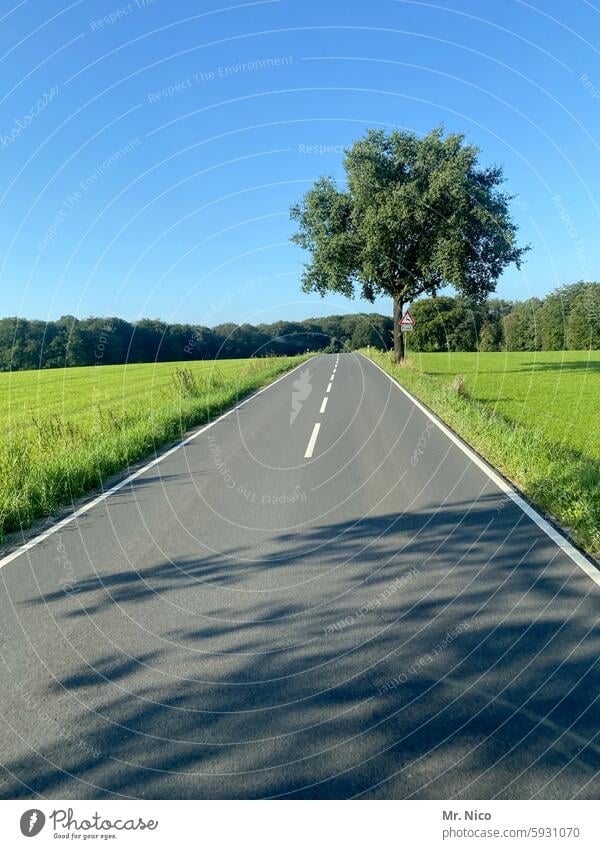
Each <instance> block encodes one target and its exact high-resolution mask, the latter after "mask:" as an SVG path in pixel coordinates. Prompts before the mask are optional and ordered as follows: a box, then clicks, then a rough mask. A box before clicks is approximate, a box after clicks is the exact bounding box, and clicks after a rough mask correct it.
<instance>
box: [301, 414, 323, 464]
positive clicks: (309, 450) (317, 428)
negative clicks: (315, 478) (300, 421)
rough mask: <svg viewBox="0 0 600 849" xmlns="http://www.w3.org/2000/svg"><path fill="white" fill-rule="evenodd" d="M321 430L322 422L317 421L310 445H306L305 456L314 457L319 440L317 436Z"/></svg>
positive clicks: (309, 441)
mask: <svg viewBox="0 0 600 849" xmlns="http://www.w3.org/2000/svg"><path fill="white" fill-rule="evenodd" d="M320 430H321V422H317V423H316V425H315V426H314V427H313V432H312V433H311V435H310V439H309V440H308V445H307V446H306V452H305V454H304V457H305V458H309V457H312V455H313V451H314V450H315V445H316V442H317V436H318V435H319V431H320Z"/></svg>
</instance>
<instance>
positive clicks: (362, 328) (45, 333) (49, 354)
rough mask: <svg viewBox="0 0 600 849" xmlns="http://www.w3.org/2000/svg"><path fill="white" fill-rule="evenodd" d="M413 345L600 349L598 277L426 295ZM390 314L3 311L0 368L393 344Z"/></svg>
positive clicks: (415, 308)
mask: <svg viewBox="0 0 600 849" xmlns="http://www.w3.org/2000/svg"><path fill="white" fill-rule="evenodd" d="M411 312H412V315H413V317H414V319H415V322H416V328H415V330H414V331H413V332H412V333H407V334H406V337H407V344H408V348H409V350H413V351H422V352H431V351H505V350H508V351H557V350H586V349H600V283H596V282H583V281H581V282H578V283H574V284H571V285H568V286H561V287H560V288H558V289H556V290H555V291H553V292H551V293H550V294H549V295H547V296H546V297H545V298H529V299H528V300H524V301H508V300H502V299H499V298H490V299H488V300H486V301H484V302H482V303H471V302H469V301H467V300H465V299H463V298H460V297H448V296H441V295H440V296H438V297H435V298H423V299H420V300H418V301H416V302H415V303H413V305H412V306H411ZM392 326H393V325H392V319H391V318H388V317H387V316H383V315H378V314H376V313H358V314H351V315H331V316H326V317H324V318H309V319H305V320H304V321H298V322H295V321H276V322H274V323H272V324H259V325H251V324H241V325H236V324H232V323H226V324H220V325H217V326H216V327H203V326H198V325H192V324H167V323H166V322H163V321H161V320H159V319H142V320H141V321H137V322H128V321H124V320H123V319H120V318H116V317H108V318H98V317H91V318H86V319H77V318H75V317H74V316H69V315H67V316H63V317H62V318H60V319H58V321H50V322H44V321H36V320H29V319H23V318H16V317H12V318H4V319H0V371H20V370H23V369H38V368H63V367H64V366H88V365H117V364H121V363H125V362H132V363H144V362H154V361H157V362H181V361H185V360H207V359H215V358H223V359H230V358H237V357H252V356H267V355H272V354H274V355H278V356H282V355H283V356H286V355H287V356H291V355H294V354H298V353H303V352H305V351H307V350H310V351H325V352H337V351H343V350H356V349H357V348H365V347H367V346H369V345H370V346H372V347H376V348H379V349H381V350H387V349H389V348H390V347H391V344H392Z"/></svg>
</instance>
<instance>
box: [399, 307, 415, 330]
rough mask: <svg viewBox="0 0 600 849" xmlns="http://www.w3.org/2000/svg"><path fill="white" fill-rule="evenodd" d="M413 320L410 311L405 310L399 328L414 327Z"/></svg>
mask: <svg viewBox="0 0 600 849" xmlns="http://www.w3.org/2000/svg"><path fill="white" fill-rule="evenodd" d="M414 326H415V320H414V318H413V317H412V315H411V312H410V310H406V312H405V313H404V315H403V316H402V319H401V321H400V327H414Z"/></svg>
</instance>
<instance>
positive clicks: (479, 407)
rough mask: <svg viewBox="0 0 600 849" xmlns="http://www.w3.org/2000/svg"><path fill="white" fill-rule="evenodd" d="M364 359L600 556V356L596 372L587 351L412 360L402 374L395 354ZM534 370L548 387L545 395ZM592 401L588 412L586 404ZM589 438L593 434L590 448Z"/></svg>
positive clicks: (595, 362) (435, 356)
mask: <svg viewBox="0 0 600 849" xmlns="http://www.w3.org/2000/svg"><path fill="white" fill-rule="evenodd" d="M362 353H364V354H366V355H367V356H369V357H370V358H371V359H372V360H374V362H376V363H378V364H379V365H380V366H381V367H382V368H383V369H385V371H387V372H388V373H389V374H391V375H392V376H393V377H394V378H395V379H396V380H397V381H398V383H400V384H402V385H403V386H404V387H406V389H408V390H409V392H411V393H412V394H413V395H414V396H415V397H417V398H418V399H419V400H420V401H422V402H423V403H424V404H426V405H427V406H428V407H429V408H430V409H431V410H432V411H433V412H434V413H436V414H437V415H438V416H439V417H440V418H441V419H442V420H443V421H444V422H446V424H448V425H449V426H450V427H451V428H452V429H453V430H454V431H455V432H456V433H457V434H458V435H459V436H461V437H462V438H463V439H464V440H465V442H467V443H468V444H469V445H471V446H472V447H473V448H475V449H476V450H477V451H478V452H479V453H480V454H481V455H482V456H483V457H485V459H486V460H487V461H488V462H489V463H490V464H491V465H492V466H494V467H495V468H497V469H498V470H499V471H501V472H502V473H503V474H504V475H505V476H506V477H507V478H509V479H510V480H512V481H513V482H514V483H515V484H516V485H517V486H518V488H519V489H520V490H521V492H523V493H524V495H525V496H526V497H527V498H528V499H529V500H530V501H531V502H533V503H534V504H536V505H537V506H538V507H539V508H540V509H541V510H543V511H544V512H546V513H547V514H549V515H551V516H553V517H554V518H555V519H556V520H557V521H558V522H559V523H560V524H561V525H562V526H563V527H564V528H565V529H566V530H567V531H568V533H570V535H571V536H572V537H573V539H575V540H576V542H577V543H578V544H579V545H580V546H581V547H582V548H584V549H586V550H587V551H588V552H589V553H590V554H592V555H593V556H595V557H598V556H599V555H600V439H598V430H597V428H598V418H597V411H596V410H595V409H594V405H596V406H598V405H600V368H599V367H600V352H592V354H595V355H597V356H595V357H594V358H593V359H592V360H591V367H590V368H589V369H588V368H584V367H582V364H583V365H585V362H584V358H585V357H587V358H588V362H589V358H590V354H589V352H581V351H578V352H551V353H548V352H543V353H538V354H532V353H528V354H525V355H524V354H521V353H517V354H512V353H508V354H507V353H501V354H456V355H454V354H426V355H419V354H411V355H410V358H409V360H408V362H407V364H406V365H403V366H400V365H397V364H395V363H393V362H392V361H391V359H390V356H389V354H385V353H380V352H374V351H372V350H371V351H363V352H362ZM567 353H568V354H569V358H568V359H567V360H566V361H565V355H566V354H567ZM561 357H562V361H563V362H566V363H567V365H566V366H565V368H561V367H560V358H561ZM554 361H555V362H556V363H557V364H558V367H557V369H556V372H555V373H554V376H553V377H552V375H551V373H550V375H549V372H551V370H549V369H548V363H552V362H554ZM573 363H574V364H575V367H574V368H573V370H572V371H573V373H572V374H570V375H569V376H568V377H567V376H566V374H565V372H566V371H568V370H569V364H573ZM541 366H543V368H540V367H541ZM536 368H537V369H539V370H540V374H542V372H543V376H544V380H546V381H548V380H549V381H550V383H546V384H544V386H543V388H542V389H541V391H540V387H539V386H538V381H537V379H536ZM482 375H483V378H482ZM458 376H460V377H461V378H462V379H461V380H457V377H458ZM557 381H560V382H561V383H562V391H561V392H557V391H556V389H555V390H554V392H553V393H550V392H549V388H548V387H549V386H550V385H551V384H552V383H554V384H556V382H557ZM526 384H527V385H528V386H529V387H530V389H529V391H526V386H525V385H526ZM524 386H525V389H524ZM588 393H589V394H590V401H589V403H587V402H585V403H582V400H581V399H582V396H583V397H584V398H585V396H586V394H588ZM478 395H479V396H480V397H477V396H478ZM481 398H485V400H481ZM511 413H512V415H511ZM517 416H518V418H517ZM582 434H586V435H587V441H586V442H585V443H584V445H583V446H582V438H583V437H582ZM570 443H571V444H570ZM582 447H584V448H585V450H582Z"/></svg>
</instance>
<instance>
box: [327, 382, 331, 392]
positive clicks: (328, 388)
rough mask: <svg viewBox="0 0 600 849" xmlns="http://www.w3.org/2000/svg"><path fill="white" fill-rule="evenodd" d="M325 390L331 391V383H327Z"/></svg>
mask: <svg viewBox="0 0 600 849" xmlns="http://www.w3.org/2000/svg"><path fill="white" fill-rule="evenodd" d="M326 391H327V392H331V383H330V384H329V386H328V387H327V390H326Z"/></svg>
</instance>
